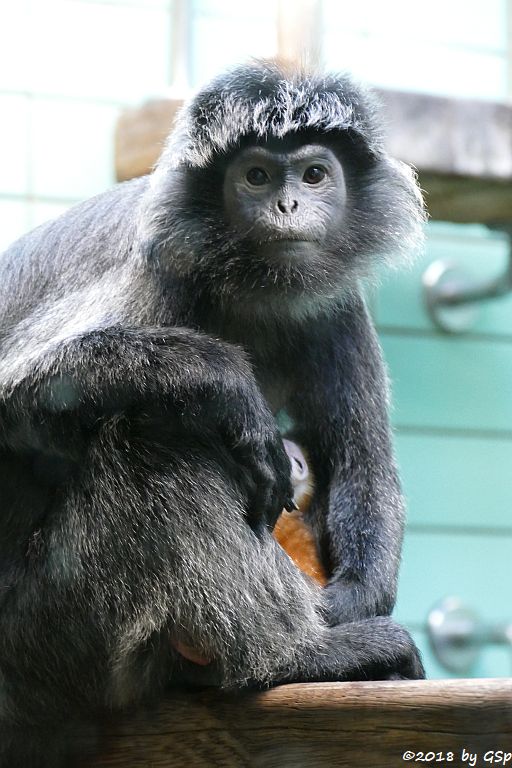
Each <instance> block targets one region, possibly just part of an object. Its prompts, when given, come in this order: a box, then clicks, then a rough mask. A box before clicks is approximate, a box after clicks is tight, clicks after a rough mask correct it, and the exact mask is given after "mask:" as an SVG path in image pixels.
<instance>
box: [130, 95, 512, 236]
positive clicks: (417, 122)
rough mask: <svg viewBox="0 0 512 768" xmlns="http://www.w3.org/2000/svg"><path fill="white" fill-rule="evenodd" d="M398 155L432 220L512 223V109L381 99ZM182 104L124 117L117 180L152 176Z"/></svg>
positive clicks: (156, 105)
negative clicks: (413, 174) (413, 175)
mask: <svg viewBox="0 0 512 768" xmlns="http://www.w3.org/2000/svg"><path fill="white" fill-rule="evenodd" d="M379 94H380V97H381V99H382V101H383V102H384V106H385V116H386V123H387V124H388V145H389V149H390V151H391V153H392V154H394V155H395V156H396V157H399V158H400V159H402V160H405V161H406V162H407V163H411V164H412V165H414V166H415V167H416V168H417V169H418V172H419V179H420V184H421V186H422V188H423V189H424V191H425V198H426V201H427V207H428V209H429V213H430V216H431V217H432V218H433V219H445V220H447V221H458V222H482V223H485V224H500V223H507V222H510V221H511V219H512V107H510V106H508V105H505V104H494V103H490V102H480V101H470V100H460V99H448V98H443V97H437V96H427V95H424V94H415V93H402V92H399V91H380V92H379ZM180 105H181V102H179V101H176V100H174V101H171V100H169V101H166V100H160V101H153V102H149V103H148V104H146V105H144V106H143V107H141V108H140V109H134V110H130V111H128V112H126V113H124V114H123V115H122V116H121V118H120V120H119V124H118V127H117V135H116V173H117V178H118V179H119V180H120V181H122V180H125V179H129V178H132V177H133V176H140V175H142V174H144V173H148V172H149V171H150V170H151V168H152V166H153V165H154V163H155V162H156V160H157V159H158V156H159V154H160V152H161V149H162V146H163V143H164V140H165V137H166V135H167V134H168V132H169V131H170V129H171V127H172V122H173V118H174V115H175V114H176V111H177V109H178V108H179V106H180Z"/></svg>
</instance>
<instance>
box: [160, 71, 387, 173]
mask: <svg viewBox="0 0 512 768" xmlns="http://www.w3.org/2000/svg"><path fill="white" fill-rule="evenodd" d="M376 112H377V109H376V103H375V100H374V98H373V96H372V95H371V94H370V93H369V92H367V91H366V90H365V89H364V88H363V87H361V86H360V85H356V84H355V83H354V82H353V80H352V79H351V78H350V77H349V76H348V75H318V74H311V73H306V72H304V71H302V70H297V69H294V70H292V69H290V68H288V67H285V66H280V65H278V64H277V63H276V62H267V61H265V62H252V63H251V64H248V65H242V66H239V67H236V68H234V69H232V70H230V71H229V72H227V73H226V74H224V75H220V76H218V77H217V78H215V79H214V80H213V81H212V82H211V83H210V84H209V85H207V86H206V87H205V88H203V89H202V90H201V91H199V93H198V94H197V95H196V96H195V97H194V98H193V99H192V100H191V101H190V102H188V104H186V105H185V106H184V108H183V109H182V111H181V113H180V115H179V117H178V119H177V121H176V126H175V128H174V131H173V132H172V134H171V136H170V137H169V140H168V143H167V146H166V148H165V150H164V153H163V155H162V161H161V162H162V164H163V166H164V167H165V168H166V169H169V167H173V168H176V167H179V166H181V165H188V166H191V167H199V168H200V167H205V166H206V165H208V164H209V163H211V162H212V160H213V159H214V158H215V156H216V155H218V154H222V153H226V152H229V151H230V150H232V149H234V148H236V146H237V144H238V142H239V141H240V139H241V138H242V137H243V136H247V135H253V136H255V137H256V138H258V139H263V140H264V139H266V138H283V137H284V136H286V135H287V134H290V133H295V132H297V131H302V130H308V129H310V130H316V131H319V132H321V133H327V132H331V131H347V130H352V131H353V132H354V133H357V134H358V135H359V136H360V137H361V139H362V140H363V141H364V142H365V143H366V145H367V147H368V150H369V151H370V152H372V153H375V154H379V153H380V152H382V151H383V142H382V135H381V130H380V125H379V121H378V116H377V114H376Z"/></svg>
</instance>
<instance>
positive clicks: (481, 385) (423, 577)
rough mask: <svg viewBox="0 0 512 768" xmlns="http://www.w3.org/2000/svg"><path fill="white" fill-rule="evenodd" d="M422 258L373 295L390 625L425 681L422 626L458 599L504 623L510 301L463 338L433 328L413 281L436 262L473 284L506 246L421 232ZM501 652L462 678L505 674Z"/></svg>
mask: <svg viewBox="0 0 512 768" xmlns="http://www.w3.org/2000/svg"><path fill="white" fill-rule="evenodd" d="M427 234H428V238H427V245H426V250H425V254H424V255H423V256H422V257H421V258H419V259H418V260H417V262H416V263H415V264H414V265H413V266H412V267H411V268H409V269H404V270H402V271H397V272H395V273H392V274H390V275H388V276H386V277H385V278H384V279H383V283H382V285H381V287H380V289H379V290H378V292H377V293H376V294H375V295H374V297H373V301H372V308H373V311H374V316H375V318H376V320H377V324H378V328H379V332H380V336H381V340H382V344H383V349H384V354H385V357H386V360H387V363H388V368H389V374H390V379H391V384H392V420H393V423H394V426H395V430H396V435H395V443H396V451H397V458H398V462H399V466H400V472H401V477H402V483H403V487H404V492H405V495H406V499H407V506H408V526H407V529H406V535H405V542H404V550H403V561H402V569H401V574H400V583H399V594H398V602H397V608H396V611H395V616H396V618H397V619H398V620H399V621H402V622H403V623H405V624H406V625H407V626H408V627H409V628H410V629H411V630H412V631H413V633H414V636H415V638H416V639H417V641H418V644H419V646H420V649H421V650H422V652H423V654H424V658H425V664H426V668H427V674H428V676H429V677H449V676H451V675H450V673H449V672H448V671H447V670H446V669H444V668H443V667H442V666H441V665H440V664H439V662H438V661H437V660H436V659H435V657H434V655H433V653H432V651H431V649H430V647H429V644H428V639H427V634H426V631H425V630H426V620H427V616H428V613H429V611H430V610H431V608H432V607H433V606H434V605H435V604H436V603H438V602H439V601H440V600H441V599H442V598H444V597H447V596H457V597H459V598H460V599H462V600H463V601H464V602H465V603H466V604H467V605H468V607H470V608H471V609H472V610H474V611H476V612H477V614H479V615H480V617H481V620H482V622H484V623H487V624H489V623H494V622H495V623H502V622H503V623H504V622H510V623H512V601H511V600H510V589H511V585H512V471H511V467H512V296H508V297H505V298H503V299H499V300H494V301H488V302H486V303H485V304H482V305H481V306H480V308H479V313H478V317H477V321H476V323H475V324H474V326H473V327H472V328H471V330H470V332H469V333H467V334H462V335H458V336H453V335H446V334H443V333H441V332H440V331H439V330H438V329H437V328H435V327H434V325H433V324H432V322H431V320H430V318H429V317H428V315H427V313H426V311H425V308H424V304H423V297H422V275H423V273H424V271H425V269H426V268H427V266H428V265H429V264H430V263H432V262H433V261H435V260H437V259H443V260H445V261H447V262H451V263H456V264H458V265H462V266H464V267H465V268H466V270H467V272H468V274H471V275H473V276H474V279H476V280H482V279H485V280H488V279H492V278H493V277H495V276H497V275H498V274H500V273H501V272H502V270H503V269H504V268H505V266H506V264H507V259H508V242H507V240H506V238H505V237H504V236H503V235H502V234H499V233H495V232H494V233H493V232H489V231H488V230H486V229H485V228H484V227H480V226H458V225H453V224H434V225H429V226H428V227H427ZM511 672H512V648H511V647H507V646H486V647H485V648H484V649H483V650H482V653H481V654H480V656H479V658H478V661H477V663H476V664H475V666H474V668H472V669H471V670H470V672H469V674H471V675H473V676H475V677H486V676H495V677H497V676H501V675H510V674H511Z"/></svg>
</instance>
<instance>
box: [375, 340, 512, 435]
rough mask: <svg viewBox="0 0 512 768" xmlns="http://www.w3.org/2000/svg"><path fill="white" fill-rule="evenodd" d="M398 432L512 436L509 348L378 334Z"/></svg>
mask: <svg viewBox="0 0 512 768" xmlns="http://www.w3.org/2000/svg"><path fill="white" fill-rule="evenodd" d="M381 340H382V343H383V347H384V353H385V356H386V359H387V361H388V364H389V369H390V375H391V380H392V385H393V392H394V408H393V420H394V423H395V424H396V425H397V426H404V425H405V426H412V425H414V426H418V427H431V428H432V427H433V428H438V429H439V428H445V429H446V428H449V429H470V430H483V431H488V430H495V431H497V432H507V431H512V344H504V343H502V342H501V341H499V340H488V339H485V340H475V339H465V338H457V339H456V340H454V339H451V338H446V337H440V336H439V337H429V338H426V337H421V336H417V337H416V336H409V335H407V336H404V335H396V334H390V333H388V332H386V331H385V330H384V331H383V333H382V334H381Z"/></svg>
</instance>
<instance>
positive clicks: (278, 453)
mask: <svg viewBox="0 0 512 768" xmlns="http://www.w3.org/2000/svg"><path fill="white" fill-rule="evenodd" d="M422 221H423V210H422V204H421V200H420V196H419V194H418V188H417V185H416V183H415V180H414V178H413V175H412V173H411V172H410V170H409V169H408V168H406V167H405V166H404V165H402V164H401V163H398V162H396V161H394V160H392V159H391V158H390V157H389V156H388V155H387V154H386V151H385V149H384V146H383V142H382V137H381V120H380V117H379V114H378V111H377V110H376V105H375V103H374V100H373V98H372V97H371V96H370V95H369V94H368V93H366V91H364V90H362V89H361V88H359V87H357V86H356V85H355V84H354V83H353V82H352V81H351V80H350V79H349V78H348V77H345V76H337V75H325V76H324V75H315V74H307V73H303V72H293V71H285V70H284V69H281V68H280V66H279V65H276V64H273V63H254V64H250V65H248V66H241V67H239V68H236V69H234V70H232V71H230V72H228V73H227V74H225V75H222V76H221V77H218V78H216V79H215V80H213V82H212V83H211V84H210V85H208V86H206V87H205V88H204V89H203V90H202V91H201V92H200V93H199V94H198V95H197V96H196V97H195V98H194V99H193V100H192V101H191V102H190V103H189V104H188V106H187V107H186V108H185V109H184V110H183V112H182V114H181V118H180V119H179V121H178V124H177V127H176V129H175V131H174V132H173V133H172V135H171V137H170V140H169V143H168V145H167V147H166V149H165V151H164V153H163V155H162V157H161V160H160V162H159V163H158V166H157V167H156V170H155V171H154V173H153V174H151V175H150V176H148V177H145V178H140V179H136V180H133V181H130V182H127V183H124V184H121V185H119V186H117V187H115V188H114V189H113V190H111V191H109V192H107V193H105V194H102V195H100V196H99V197H96V198H94V199H93V200H89V201H88V202H85V203H82V204H80V205H78V206H76V207H75V208H73V209H71V210H70V211H68V212H67V213H65V214H64V215H63V216H61V217H60V218H59V219H57V220H56V221H53V222H50V223H47V224H44V225H42V226H40V227H38V228H37V229H36V230H35V231H34V232H32V233H30V234H28V235H26V236H24V237H22V238H21V239H20V240H18V241H17V242H16V243H14V245H12V246H11V247H10V248H9V249H8V250H7V251H6V252H5V253H4V254H3V255H2V256H1V257H0V315H1V320H0V505H1V514H0V766H1V768H7V767H8V768H12V766H18V765H23V766H29V765H30V766H36V765H37V766H52V768H54V766H56V765H59V760H62V762H63V763H64V762H65V760H67V759H70V758H69V754H70V753H69V749H71V748H70V747H69V745H68V744H67V743H65V733H64V730H65V729H64V728H63V726H62V723H63V722H68V721H70V720H71V719H72V718H73V717H74V716H75V715H76V717H77V718H79V717H81V716H91V715H95V714H97V713H98V712H100V711H101V710H102V708H103V707H107V708H110V707H121V706H125V705H128V704H130V703H132V702H133V701H134V700H136V699H137V698H138V697H146V696H148V695H153V694H158V692H160V691H161V690H162V689H163V688H164V687H165V686H167V685H169V684H172V683H173V682H176V681H180V682H183V681H185V682H193V681H198V682H209V683H211V684H217V685H220V686H224V687H231V688H233V687H240V686H245V685H258V686H261V685H269V684H272V683H277V682H283V681H299V680H301V681H308V680H350V679H377V678H386V677H390V676H397V675H398V676H404V677H411V678H416V677H421V676H422V674H423V671H422V666H421V662H420V661H419V658H418V655H417V651H416V648H415V646H414V644H413V642H412V640H411V638H410V637H409V635H408V633H407V632H406V631H405V630H404V629H402V628H401V627H400V626H398V625H396V624H395V623H394V622H393V621H392V620H391V619H390V618H388V614H389V613H390V612H391V610H392V608H393V604H394V600H395V589H396V581H397V568H398V564H399V553H400V545H401V539H402V526H403V512H402V499H401V494H400V488H399V484H398V481H397V475H396V469H395V462H394V459H393V453H392V449H391V446H390V435H389V426H388V417H387V387H386V376H385V373H384V370H383V366H382V362H381V354H380V350H379V345H378V342H377V339H376V336H375V332H374V330H373V328H372V324H371V322H370V320H369V318H368V314H367V311H366V309H365V306H364V302H363V300H362V298H361V293H360V287H359V286H360V281H361V279H362V278H364V277H365V276H366V275H368V274H370V273H371V272H372V270H373V269H374V267H375V266H376V265H377V264H378V263H379V262H383V261H388V262H395V261H397V259H399V257H400V254H403V253H404V252H406V251H408V250H409V249H410V247H411V246H414V245H415V244H416V243H417V242H418V240H419V238H420V236H421V227H422ZM277 417H278V418H277ZM278 420H281V423H284V421H286V422H287V423H288V425H289V433H288V436H289V437H290V438H291V439H292V440H294V441H295V442H296V443H297V444H298V445H300V446H302V447H303V448H304V449H305V450H306V451H307V454H308V456H309V461H310V463H311V468H312V470H313V474H314V476H315V478H316V486H315V492H314V496H313V499H312V502H311V507H310V511H309V518H310V523H311V525H312V526H313V528H314V531H315V536H316V539H317V542H318V547H319V551H320V554H321V558H322V561H323V565H324V568H325V569H326V572H327V574H328V578H329V583H328V585H327V586H326V587H325V588H324V589H321V588H320V587H319V586H318V585H316V584H314V583H313V581H311V580H310V579H308V578H307V577H306V576H304V575H303V574H301V572H300V571H299V570H298V569H297V568H296V567H295V566H294V565H293V563H292V562H291V560H290V559H289V558H288V556H287V555H286V554H285V553H284V552H283V550H282V549H281V548H280V547H279V545H278V544H277V543H276V541H275V539H274V538H273V537H272V534H271V528H272V526H273V524H274V523H275V520H276V518H277V516H278V515H279V513H280V511H281V509H282V507H283V506H286V507H287V508H288V509H291V508H292V507H293V500H292V489H291V485H290V463H289V460H288V458H287V456H286V452H285V450H284V448H283V442H282V439H281V436H280V433H279V430H278ZM180 644H181V645H180ZM181 646H182V647H187V648H190V649H194V650H195V652H196V653H197V654H198V658H202V659H208V660H210V659H211V660H212V661H211V663H209V664H207V665H204V664H202V665H201V664H196V663H194V661H193V660H187V659H186V658H185V657H184V656H183V654H180V653H179V648H180V647H181Z"/></svg>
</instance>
